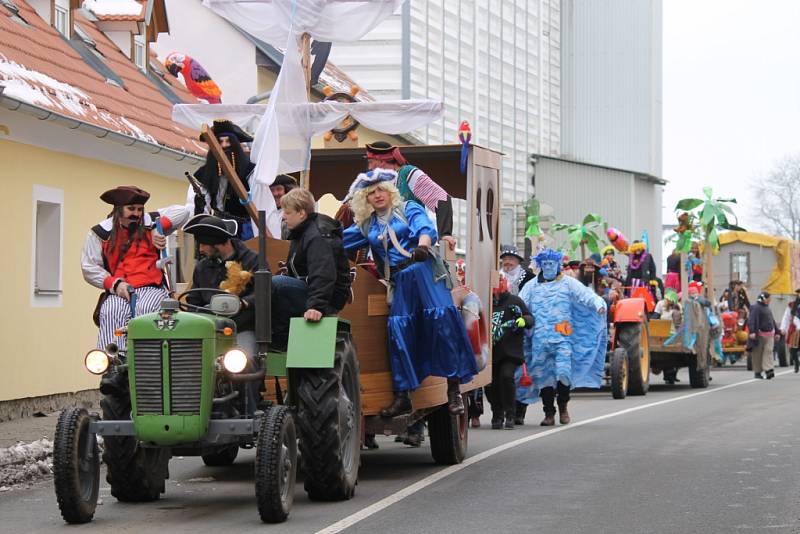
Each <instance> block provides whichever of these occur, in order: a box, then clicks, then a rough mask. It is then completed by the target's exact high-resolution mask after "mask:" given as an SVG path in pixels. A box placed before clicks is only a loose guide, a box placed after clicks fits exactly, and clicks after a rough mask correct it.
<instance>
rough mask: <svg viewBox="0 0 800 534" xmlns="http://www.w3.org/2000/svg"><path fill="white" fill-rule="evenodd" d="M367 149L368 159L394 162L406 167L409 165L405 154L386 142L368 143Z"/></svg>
mask: <svg viewBox="0 0 800 534" xmlns="http://www.w3.org/2000/svg"><path fill="white" fill-rule="evenodd" d="M365 148H366V149H367V155H366V156H364V157H366V158H367V159H377V160H381V161H394V162H395V163H397V164H398V165H405V164H406V163H408V161H407V160H406V158H405V156H403V153H402V152H400V149H399V148H397V147H396V146H393V145H390V144H389V143H387V142H386V141H375V142H374V143H368V144H367V145H366V146H365Z"/></svg>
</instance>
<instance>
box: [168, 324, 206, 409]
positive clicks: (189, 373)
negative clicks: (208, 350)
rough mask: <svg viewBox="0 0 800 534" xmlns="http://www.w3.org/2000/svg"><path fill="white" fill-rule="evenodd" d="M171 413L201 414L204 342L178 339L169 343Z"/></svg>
mask: <svg viewBox="0 0 800 534" xmlns="http://www.w3.org/2000/svg"><path fill="white" fill-rule="evenodd" d="M169 377H170V400H171V403H172V405H171V406H170V408H171V410H170V413H172V414H177V413H184V414H185V413H192V414H199V413H200V393H201V390H202V385H203V341H202V340H201V339H176V340H172V341H170V342H169Z"/></svg>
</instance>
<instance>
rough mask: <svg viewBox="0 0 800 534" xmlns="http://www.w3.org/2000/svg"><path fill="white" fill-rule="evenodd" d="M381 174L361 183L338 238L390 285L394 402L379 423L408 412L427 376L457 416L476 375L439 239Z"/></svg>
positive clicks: (430, 224) (423, 215)
mask: <svg viewBox="0 0 800 534" xmlns="http://www.w3.org/2000/svg"><path fill="white" fill-rule="evenodd" d="M393 175H394V173H393V172H386V171H383V170H381V169H376V170H375V171H370V172H368V173H365V174H363V175H360V176H359V180H358V184H359V185H358V187H359V189H358V190H357V191H356V192H355V194H354V196H353V201H352V208H353V212H354V214H355V218H356V221H358V222H357V223H356V224H354V225H352V226H350V227H349V228H347V229H346V230H345V232H344V247H345V249H346V250H354V249H359V248H363V247H366V246H369V247H370V249H371V251H372V256H373V258H374V259H375V262H376V264H377V267H378V272H380V273H382V274H383V275H384V278H386V279H389V280H391V288H392V299H391V307H390V310H389V319H388V324H387V334H388V338H389V358H390V362H391V368H392V381H393V385H394V391H395V399H394V402H393V403H392V405H391V406H389V407H387V408H385V409H384V410H382V411H381V415H382V416H383V417H395V416H397V415H401V414H404V413H410V412H411V408H412V407H411V399H410V398H409V392H410V391H413V390H415V389H417V388H418V387H419V386H420V383H421V382H422V381H423V380H424V379H425V378H426V377H428V376H441V377H446V378H447V379H448V388H447V395H448V404H449V409H450V412H451V413H454V414H459V413H463V411H464V405H463V402H462V400H461V394H460V393H459V384H460V383H466V382H469V381H470V380H471V379H472V377H473V376H474V375H476V374H477V373H478V369H477V365H476V362H475V357H474V355H473V353H472V347H471V345H470V342H469V338H468V337H467V332H466V330H465V329H464V322H463V320H462V319H461V315H460V313H459V311H458V309H457V308H456V306H455V305H454V304H453V298H452V296H451V294H450V290H449V289H448V287H447V276H446V271H445V270H444V268H443V265H442V263H441V260H438V259H437V258H435V257H434V255H433V254H432V252H431V246H432V245H433V244H434V243H435V242H436V239H437V232H436V227H435V226H434V224H433V222H432V221H431V220H430V218H428V216H427V214H426V213H425V209H424V208H423V207H422V206H421V205H420V204H418V203H416V202H402V201H401V199H400V195H399V193H398V191H397V188H396V187H395V186H394V185H393V184H392V183H391V182H390V180H391V178H393Z"/></svg>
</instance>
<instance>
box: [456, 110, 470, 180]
mask: <svg viewBox="0 0 800 534" xmlns="http://www.w3.org/2000/svg"><path fill="white" fill-rule="evenodd" d="M458 140H459V141H461V174H464V173H465V172H467V158H468V157H469V142H470V141H472V128H470V127H469V123H468V122H467V121H461V126H459V127H458Z"/></svg>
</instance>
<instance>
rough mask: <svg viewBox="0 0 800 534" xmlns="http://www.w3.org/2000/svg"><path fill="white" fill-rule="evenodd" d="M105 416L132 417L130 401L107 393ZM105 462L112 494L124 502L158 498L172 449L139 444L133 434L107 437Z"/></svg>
mask: <svg viewBox="0 0 800 534" xmlns="http://www.w3.org/2000/svg"><path fill="white" fill-rule="evenodd" d="M100 407H101V408H102V409H103V419H104V420H106V421H129V420H130V418H131V401H130V399H129V398H127V397H126V398H122V397H118V396H115V395H106V396H105V397H103V399H102V400H101V401H100ZM104 443H105V451H104V452H103V462H105V464H106V468H107V473H106V481H107V482H108V484H109V485H110V486H111V495H113V496H114V497H116V499H117V500H118V501H121V502H148V501H155V500H158V498H159V497H160V496H161V494H162V493H164V490H165V484H164V481H165V480H166V479H167V478H169V459H170V457H171V456H172V453H171V452H170V450H169V449H159V448H145V447H140V446H139V442H138V441H137V440H136V438H135V437H134V436H119V437H110V436H108V437H106V438H105V441H104Z"/></svg>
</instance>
